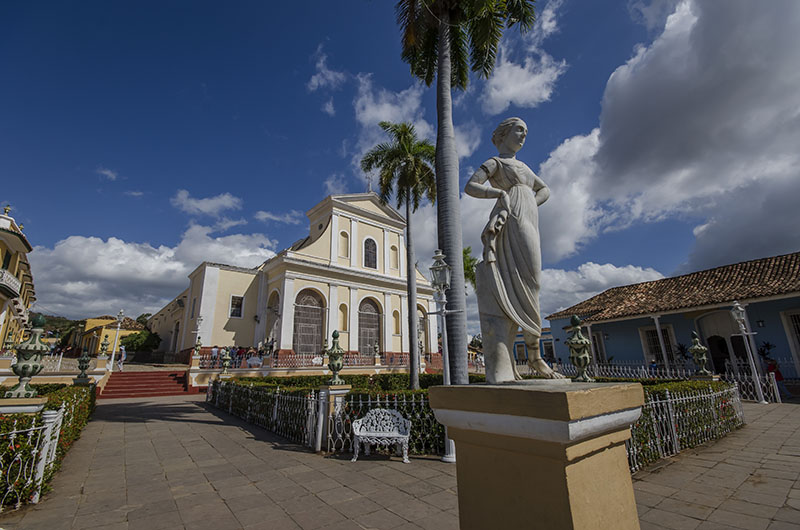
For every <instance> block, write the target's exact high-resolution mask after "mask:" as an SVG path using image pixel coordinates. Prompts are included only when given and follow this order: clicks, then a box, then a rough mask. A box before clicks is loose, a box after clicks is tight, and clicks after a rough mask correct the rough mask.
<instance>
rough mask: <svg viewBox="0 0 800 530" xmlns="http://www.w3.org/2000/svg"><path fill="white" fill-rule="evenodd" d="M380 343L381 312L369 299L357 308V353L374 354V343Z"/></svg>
mask: <svg viewBox="0 0 800 530" xmlns="http://www.w3.org/2000/svg"><path fill="white" fill-rule="evenodd" d="M376 342H377V343H378V344H379V345H380V343H381V312H380V308H379V307H378V304H377V303H375V301H374V300H370V299H369V298H367V299H365V300H364V301H363V302H361V305H360V306H359V307H358V351H359V353H361V354H362V355H369V354H373V353H375V343H376Z"/></svg>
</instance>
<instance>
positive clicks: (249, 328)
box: [203, 269, 258, 346]
mask: <svg viewBox="0 0 800 530" xmlns="http://www.w3.org/2000/svg"><path fill="white" fill-rule="evenodd" d="M256 278H257V277H256V275H255V274H249V273H246V272H238V271H231V270H226V269H220V271H219V283H218V285H217V300H216V305H215V307H214V326H213V328H212V329H213V332H212V336H211V340H210V341H209V342H207V341H206V339H205V338H203V342H204V343H207V344H208V343H213V344H216V345H219V346H251V345H252V344H253V333H254V332H255V319H254V318H253V317H254V316H255V314H256V306H257V305H258V282H257V281H256ZM233 295H235V296H244V305H243V308H242V317H241V318H236V317H231V316H230V304H231V296H233Z"/></svg>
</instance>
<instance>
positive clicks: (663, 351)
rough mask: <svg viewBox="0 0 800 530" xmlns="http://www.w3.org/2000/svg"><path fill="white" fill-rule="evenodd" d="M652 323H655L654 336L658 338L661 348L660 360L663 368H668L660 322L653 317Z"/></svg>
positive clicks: (656, 317)
mask: <svg viewBox="0 0 800 530" xmlns="http://www.w3.org/2000/svg"><path fill="white" fill-rule="evenodd" d="M652 318H653V321H654V322H655V323H656V335H657V336H658V345H659V346H660V347H661V360H662V361H663V362H664V366H665V367H668V364H669V362H668V361H667V347H666V346H665V345H664V335H663V334H662V333H661V322H660V321H659V318H660V317H659V316H658V315H653V317H652Z"/></svg>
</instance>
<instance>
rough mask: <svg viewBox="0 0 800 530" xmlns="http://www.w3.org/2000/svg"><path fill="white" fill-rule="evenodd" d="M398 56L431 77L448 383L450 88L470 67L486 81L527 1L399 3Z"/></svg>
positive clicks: (456, 287) (457, 329)
mask: <svg viewBox="0 0 800 530" xmlns="http://www.w3.org/2000/svg"><path fill="white" fill-rule="evenodd" d="M395 10H396V14H397V22H398V24H399V25H400V27H401V28H402V33H403V43H402V58H403V60H404V61H405V62H407V63H408V64H409V65H410V66H411V74H412V75H414V76H415V77H418V78H420V79H422V80H423V81H425V83H426V84H427V85H428V86H430V85H431V84H432V83H433V79H434V75H435V77H436V121H437V124H438V128H437V133H436V195H437V198H438V202H437V215H438V226H439V233H438V236H439V248H441V249H442V251H443V252H444V254H445V255H446V256H447V258H448V261H449V265H450V266H451V267H452V271H453V273H452V278H451V285H450V290H449V291H448V292H447V302H448V309H450V310H452V311H454V312H453V313H451V314H450V316H449V317H448V318H447V336H448V349H449V350H450V351H449V354H450V373H451V379H452V382H453V384H467V383H468V382H469V379H468V374H467V314H466V296H465V293H464V270H463V268H464V265H463V261H462V260H460V259H458V257H459V256H462V246H463V244H462V241H461V207H460V204H459V202H458V199H459V184H458V155H457V154H456V142H455V134H454V129H453V103H452V99H451V89H452V86H455V87H456V88H460V89H465V88H466V86H467V83H468V81H469V70H470V68H471V69H472V71H473V72H476V73H477V74H478V75H479V76H480V77H483V78H488V77H489V75H491V73H492V70H493V69H494V65H495V60H496V58H497V49H498V46H499V44H500V37H501V36H502V35H503V29H504V28H505V27H509V28H510V27H511V26H513V25H515V24H519V27H520V29H521V31H527V30H528V29H530V28H531V26H532V25H533V22H534V20H535V18H534V11H533V1H532V0H399V1H398V2H397V5H396V7H395Z"/></svg>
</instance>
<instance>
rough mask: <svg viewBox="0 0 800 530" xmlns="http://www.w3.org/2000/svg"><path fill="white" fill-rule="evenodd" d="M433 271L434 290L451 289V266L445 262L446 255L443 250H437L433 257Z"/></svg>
mask: <svg viewBox="0 0 800 530" xmlns="http://www.w3.org/2000/svg"><path fill="white" fill-rule="evenodd" d="M430 269H431V283H432V284H433V288H434V289H436V290H439V291H446V290H447V289H448V288H449V287H450V266H449V265H448V264H447V263H445V261H444V254H442V251H441V250H438V249H437V250H436V253H435V254H434V256H433V265H431V267H430Z"/></svg>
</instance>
